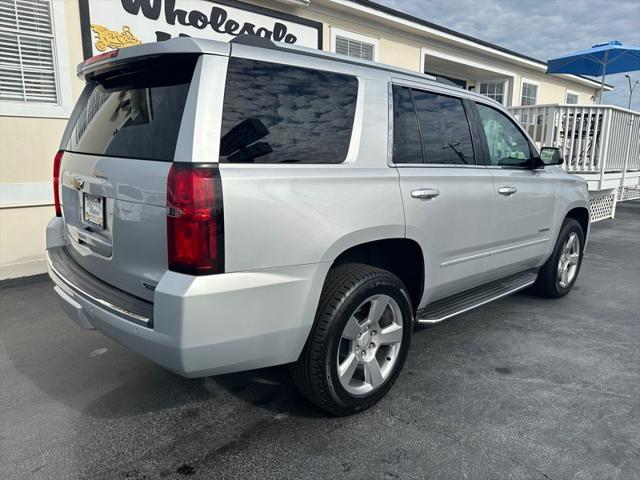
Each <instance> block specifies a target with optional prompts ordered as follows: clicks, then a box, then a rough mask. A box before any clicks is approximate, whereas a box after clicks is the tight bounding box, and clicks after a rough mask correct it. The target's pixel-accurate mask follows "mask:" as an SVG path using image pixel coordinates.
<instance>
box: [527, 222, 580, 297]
mask: <svg viewBox="0 0 640 480" xmlns="http://www.w3.org/2000/svg"><path fill="white" fill-rule="evenodd" d="M572 233H575V234H576V235H577V236H578V239H579V240H580V248H579V254H580V257H579V259H578V265H577V269H576V272H575V275H574V276H573V279H572V280H571V282H569V283H568V284H567V285H566V286H562V285H561V284H560V280H559V278H558V263H559V262H560V258H561V256H562V249H563V246H564V244H565V242H566V241H567V239H568V238H569V236H570V235H571V234H572ZM583 252H584V232H583V231H582V227H581V226H580V223H578V221H577V220H575V219H573V218H565V219H564V222H563V223H562V227H561V228H560V234H559V235H558V240H557V241H556V246H555V248H554V250H553V253H552V254H551V257H549V259H548V260H547V262H546V263H545V264H544V265H543V266H542V268H541V269H540V271H539V272H538V278H537V279H536V283H535V286H534V288H535V290H536V292H537V293H538V294H539V295H541V296H543V297H547V298H560V297H564V296H565V295H566V294H567V293H569V292H570V291H571V288H573V285H574V284H575V283H576V280H577V278H578V274H579V273H580V267H581V266H582V257H583Z"/></svg>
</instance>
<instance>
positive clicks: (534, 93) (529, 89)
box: [520, 82, 538, 106]
mask: <svg viewBox="0 0 640 480" xmlns="http://www.w3.org/2000/svg"><path fill="white" fill-rule="evenodd" d="M536 103H538V85H536V84H534V83H527V82H522V95H521V98H520V105H524V106H526V105H535V104H536Z"/></svg>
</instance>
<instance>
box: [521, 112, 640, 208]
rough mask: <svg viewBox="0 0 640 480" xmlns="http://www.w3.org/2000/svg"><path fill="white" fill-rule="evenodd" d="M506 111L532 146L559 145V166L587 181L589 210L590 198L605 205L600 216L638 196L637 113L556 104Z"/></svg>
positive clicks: (639, 148)
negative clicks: (517, 123)
mask: <svg viewBox="0 0 640 480" xmlns="http://www.w3.org/2000/svg"><path fill="white" fill-rule="evenodd" d="M510 110H511V112H512V113H513V114H514V116H515V117H516V119H517V120H518V121H519V122H520V124H521V125H522V126H523V127H525V128H526V130H527V131H528V133H529V135H531V138H532V139H533V140H534V141H535V142H536V144H537V145H538V146H540V147H542V146H550V147H558V148H560V150H561V151H562V155H563V158H564V165H563V166H564V168H565V169H566V170H567V171H568V172H571V173H575V174H577V175H580V176H582V177H584V178H586V179H587V181H588V182H589V190H590V191H591V192H592V209H593V207H594V206H597V205H595V204H594V199H595V201H596V203H597V202H598V201H600V200H602V202H605V203H606V204H607V205H609V204H611V207H610V212H609V214H608V216H604V217H602V218H608V217H611V216H613V215H614V213H615V204H616V201H619V200H630V199H635V198H640V185H639V183H638V182H639V180H640V112H635V111H633V110H626V109H624V108H619V107H614V106H611V105H557V104H556V105H532V106H522V107H511V108H510ZM602 202H600V203H602ZM607 208H608V207H607ZM605 210H606V209H605ZM603 215H604V214H603Z"/></svg>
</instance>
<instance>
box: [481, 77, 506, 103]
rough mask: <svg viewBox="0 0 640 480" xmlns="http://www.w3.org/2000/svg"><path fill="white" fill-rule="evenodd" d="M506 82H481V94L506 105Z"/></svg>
mask: <svg viewBox="0 0 640 480" xmlns="http://www.w3.org/2000/svg"><path fill="white" fill-rule="evenodd" d="M504 90H505V89H504V82H503V81H496V82H481V83H480V95H484V96H486V97H489V98H492V99H494V100H495V101H496V102H498V103H501V104H502V105H504Z"/></svg>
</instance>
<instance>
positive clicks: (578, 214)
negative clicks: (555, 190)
mask: <svg viewBox="0 0 640 480" xmlns="http://www.w3.org/2000/svg"><path fill="white" fill-rule="evenodd" d="M564 218H573V219H574V220H576V221H577V222H578V223H579V224H580V227H582V232H583V233H584V237H585V239H586V238H587V232H588V231H589V224H590V221H589V209H588V208H586V207H574V208H572V209H571V210H569V211H568V212H567V213H566V215H565V216H564Z"/></svg>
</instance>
